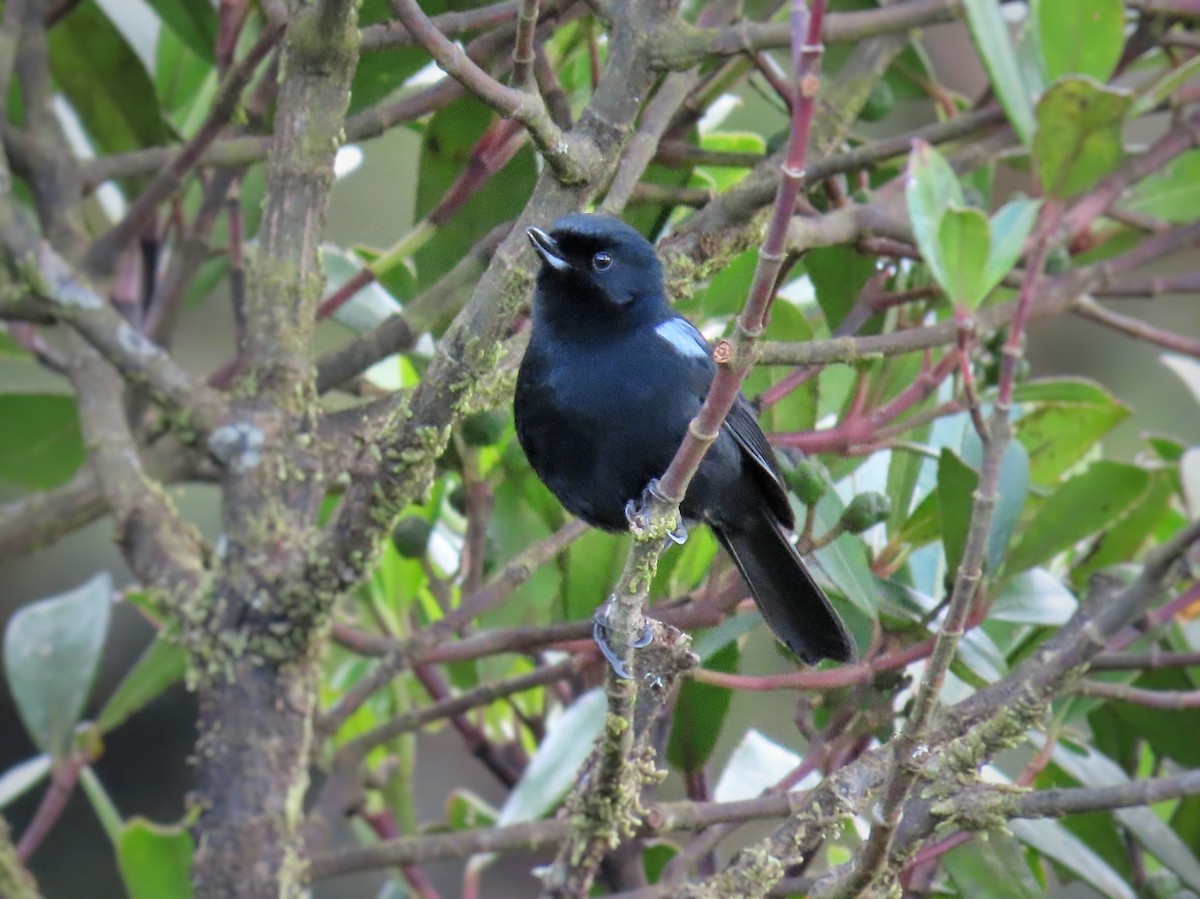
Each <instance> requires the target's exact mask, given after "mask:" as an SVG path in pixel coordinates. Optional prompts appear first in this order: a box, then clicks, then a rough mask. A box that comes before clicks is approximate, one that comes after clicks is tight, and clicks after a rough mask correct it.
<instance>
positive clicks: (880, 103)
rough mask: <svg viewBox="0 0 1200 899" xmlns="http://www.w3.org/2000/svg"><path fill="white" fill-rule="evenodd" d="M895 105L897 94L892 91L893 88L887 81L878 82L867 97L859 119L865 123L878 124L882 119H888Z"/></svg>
mask: <svg viewBox="0 0 1200 899" xmlns="http://www.w3.org/2000/svg"><path fill="white" fill-rule="evenodd" d="M895 105H896V92H895V91H893V90H892V86H891V85H890V84H888V83H887V82H886V81H882V80H880V81H876V82H875V84H874V85H872V87H871V93H870V94H868V95H867V102H865V103H864V104H863V108H862V111H861V112H859V114H858V117H859V118H860V119H862V120H863V121H864V122H878V121H879V120H880V119H883V118H886V117H887V114H888V113H889V112H891V111H892V107H894V106H895Z"/></svg>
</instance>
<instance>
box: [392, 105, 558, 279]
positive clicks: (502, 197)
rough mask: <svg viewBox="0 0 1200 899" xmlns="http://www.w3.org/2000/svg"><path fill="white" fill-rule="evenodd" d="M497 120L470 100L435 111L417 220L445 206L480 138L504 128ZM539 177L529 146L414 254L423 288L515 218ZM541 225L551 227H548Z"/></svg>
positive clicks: (426, 142) (427, 130)
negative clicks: (500, 226)
mask: <svg viewBox="0 0 1200 899" xmlns="http://www.w3.org/2000/svg"><path fill="white" fill-rule="evenodd" d="M498 121H499V120H498V119H497V118H496V116H495V114H494V113H493V112H492V110H491V109H489V108H488V107H487V106H485V105H484V104H483V103H482V101H480V100H476V99H474V98H470V97H468V98H464V99H462V100H459V101H458V102H456V103H453V104H451V105H450V106H447V107H446V108H445V109H442V110H439V111H438V112H436V113H434V115H433V117H432V118H431V119H430V120H429V122H428V124H427V125H426V126H425V135H424V140H423V141H422V143H421V158H420V164H419V167H418V175H417V202H416V210H415V213H416V216H417V217H418V218H424V217H425V216H426V215H428V214H429V213H430V212H431V211H432V210H433V209H434V208H435V207H436V206H437V205H438V203H440V202H441V200H442V199H443V197H444V196H445V195H446V193H447V192H448V191H449V189H450V188H451V186H452V185H454V183H455V182H456V181H457V180H458V178H459V176H460V175H462V174H463V173H464V171H465V170H466V169H467V168H468V165H469V164H470V161H471V151H472V150H473V149H475V146H476V144H477V143H478V142H479V140H480V138H482V137H483V136H484V133H485V132H487V130H488V129H489V127H493V126H494V127H496V128H499V127H500V126H499V125H498V124H497V123H498ZM493 133H495V132H493ZM414 164H415V163H414ZM535 178H536V170H535V164H534V154H533V151H532V150H531V149H530V148H529V147H528V146H526V147H524V148H522V149H521V150H518V151H517V153H516V155H515V156H514V157H513V159H512V161H510V162H509V163H508V165H506V166H505V167H504V168H503V169H502V170H501V171H499V172H497V173H496V174H495V175H494V176H492V177H491V178H489V179H488V180H487V183H486V184H484V185H483V186H482V187H481V188H480V189H479V190H478V191H476V192H475V193H474V194H473V195H472V196H471V198H470V199H469V200H467V201H466V202H465V203H463V204H462V205H461V207H460V208H459V210H458V213H457V214H456V215H454V216H452V217H451V218H450V219H449V220H448V221H445V222H443V223H441V224H439V225H438V227H437V231H436V233H435V234H434V236H433V237H431V238H430V239H429V241H428V242H427V243H426V244H425V245H424V246H423V247H422V248H421V249H420V250H419V251H417V252H416V253H415V254H414V256H413V262H414V264H415V265H416V269H417V273H418V283H419V286H420V288H421V289H424V288H426V287H428V286H429V285H430V284H432V283H433V282H434V281H436V280H437V279H438V278H440V277H441V276H442V275H444V274H445V273H446V272H448V271H449V270H450V269H451V268H452V267H453V266H454V265H456V264H457V263H458V261H459V260H460V259H461V258H462V254H463V248H464V247H469V246H472V245H473V244H474V243H475V242H476V241H478V240H479V239H480V238H482V237H483V236H484V235H486V234H487V233H488V232H489V231H490V230H491V229H492V228H494V227H495V226H496V225H498V224H500V223H501V222H504V221H507V220H509V219H511V218H514V217H516V215H517V213H518V212H520V211H521V209H522V208H523V207H524V205H525V202H526V200H528V198H529V195H530V193H531V192H532V191H533V185H534V180H535ZM538 224H539V225H541V226H542V227H547V226H548V225H549V224H550V223H549V222H539V223H538Z"/></svg>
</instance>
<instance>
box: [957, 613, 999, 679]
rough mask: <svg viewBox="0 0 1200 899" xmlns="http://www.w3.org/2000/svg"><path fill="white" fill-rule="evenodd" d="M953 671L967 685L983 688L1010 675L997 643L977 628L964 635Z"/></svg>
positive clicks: (959, 644)
mask: <svg viewBox="0 0 1200 899" xmlns="http://www.w3.org/2000/svg"><path fill="white" fill-rule="evenodd" d="M951 670H952V671H953V672H954V673H955V674H957V675H958V676H959V677H960V678H962V679H963V680H964V681H966V682H967V683H969V684H974V685H975V686H976V687H983V686H986V685H988V684H994V683H995V682H996V681H998V680H1000V678H1002V677H1004V675H1006V674H1008V663H1007V662H1006V661H1005V659H1004V653H1003V652H1002V651H1001V650H1000V647H999V646H997V645H996V641H994V640H993V639H992V638H991V637H989V636H988V635H987V633H986V632H985V631H984V630H983V629H982V628H978V627H977V628H974V629H973V630H969V631H967V632H966V633H965V634H963V635H962V639H961V640H960V641H959V643H958V655H957V657H956V658H955V662H954V666H953V668H952V669H951Z"/></svg>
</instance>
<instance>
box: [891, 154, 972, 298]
mask: <svg viewBox="0 0 1200 899" xmlns="http://www.w3.org/2000/svg"><path fill="white" fill-rule="evenodd" d="M904 195H905V200H906V201H907V204H908V217H909V220H910V221H911V222H912V227H913V234H914V236H915V237H916V238H917V247H918V248H919V249H920V250H921V255H922V256H923V257H924V258H925V264H926V265H927V266H929V270H930V272H932V273H933V277H934V280H936V281H937V282H938V284H940V285H942V286H943V287H945V286H946V285H947V284H948V283H949V275H948V274H947V272H946V267H945V265H944V263H943V261H942V256H941V246H942V245H941V239H940V236H939V232H940V230H941V224H942V216H943V215H945V213H946V210H947V209H949V208H950V207H951V206H958V207H961V206H963V194H962V187H961V185H959V183H958V178H957V177H955V174H954V169H952V168H951V167H950V163H948V162H947V161H946V159H945V157H943V156H942V154H941V153H939V152H938V151H937V150H936V149H935V148H934V147H932V146H931V145H929V144H927V143H925V142H924V141H919V140H916V141H913V148H912V153H910V154H909V157H908V181H907V183H906V184H905V188H904Z"/></svg>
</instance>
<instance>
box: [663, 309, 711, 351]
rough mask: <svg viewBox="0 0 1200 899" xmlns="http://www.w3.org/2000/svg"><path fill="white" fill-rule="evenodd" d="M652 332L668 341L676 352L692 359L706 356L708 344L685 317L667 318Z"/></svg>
mask: <svg viewBox="0 0 1200 899" xmlns="http://www.w3.org/2000/svg"><path fill="white" fill-rule="evenodd" d="M654 333H655V334H657V335H658V336H659V337H661V338H662V339H663V340H665V341H666V342H667V343H669V344H670V345H671V346H672V347H673V348H674V349H675V351H676V352H677V353H682V354H683V355H685V356H691V357H692V358H693V359H706V358H708V344H707V343H706V342H705V340H704V337H703V335H701V333H700V332H699V331H697V330H696V329H695V328H694V327H692V326H691V325H690V324H689V323H688V322H687V320H686V319H682V318H669V319H667V320H666V321H665V322H662V323H660V324H659V325H657V326H656V327H655V329H654Z"/></svg>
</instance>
